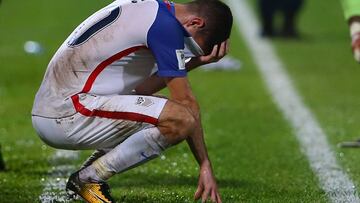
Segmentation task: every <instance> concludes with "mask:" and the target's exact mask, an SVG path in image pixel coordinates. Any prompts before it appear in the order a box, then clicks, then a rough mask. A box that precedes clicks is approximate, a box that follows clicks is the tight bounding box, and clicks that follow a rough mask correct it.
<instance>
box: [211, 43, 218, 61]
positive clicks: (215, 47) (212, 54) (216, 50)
mask: <svg viewBox="0 0 360 203" xmlns="http://www.w3.org/2000/svg"><path fill="white" fill-rule="evenodd" d="M218 49H219V45H215V46H214V48H213V50H212V51H211V54H210V56H211V57H212V58H215V57H216V55H217V52H218Z"/></svg>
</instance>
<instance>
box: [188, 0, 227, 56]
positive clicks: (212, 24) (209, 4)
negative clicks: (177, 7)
mask: <svg viewBox="0 0 360 203" xmlns="http://www.w3.org/2000/svg"><path fill="white" fill-rule="evenodd" d="M187 5H188V8H189V9H190V11H191V12H195V13H196V14H197V15H199V17H202V18H204V20H205V27H204V29H203V30H201V31H200V34H202V35H203V36H204V39H205V43H206V47H204V48H203V49H204V52H205V54H209V53H211V50H212V48H213V47H214V46H215V45H216V44H220V43H221V42H223V41H225V40H227V39H228V38H229V37H230V34H231V28H232V24H233V16H232V13H231V10H230V8H229V6H227V5H226V4H225V3H223V2H221V1H220V0H195V1H192V2H189V3H187Z"/></svg>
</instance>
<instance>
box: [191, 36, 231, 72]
mask: <svg viewBox="0 0 360 203" xmlns="http://www.w3.org/2000/svg"><path fill="white" fill-rule="evenodd" d="M228 52H229V40H226V41H224V42H222V43H221V44H220V45H215V46H214V47H213V49H212V51H211V53H210V54H209V55H206V56H198V57H193V58H192V59H191V60H190V62H189V63H188V64H187V67H188V70H192V69H194V68H196V67H199V66H202V65H205V64H208V63H213V62H217V61H219V60H220V59H222V58H223V57H224V56H225V55H226V54H227V53H228Z"/></svg>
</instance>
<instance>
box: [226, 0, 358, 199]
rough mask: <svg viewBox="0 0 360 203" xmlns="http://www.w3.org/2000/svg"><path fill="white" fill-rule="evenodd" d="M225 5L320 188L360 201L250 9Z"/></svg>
mask: <svg viewBox="0 0 360 203" xmlns="http://www.w3.org/2000/svg"><path fill="white" fill-rule="evenodd" d="M228 2H229V5H230V7H231V8H232V10H233V11H234V12H233V14H234V17H235V19H236V20H237V25H238V27H239V28H240V32H241V33H242V35H243V36H244V38H245V41H246V43H247V46H248V47H249V48H250V50H251V52H252V55H253V57H254V60H255V62H256V63H257V66H258V68H259V70H260V73H261V74H262V77H263V78H264V80H265V82H266V85H267V87H268V88H269V90H270V92H271V94H272V97H273V99H274V101H275V103H276V104H277V106H278V108H279V109H280V110H281V111H282V113H283V114H284V116H285V117H286V118H287V119H288V121H289V122H290V123H291V125H292V127H293V129H294V131H295V135H296V137H297V139H298V141H299V143H300V145H301V147H302V149H303V151H304V153H305V155H306V156H307V158H308V160H309V162H310V166H311V168H312V170H313V171H314V172H315V174H316V175H317V177H318V178H319V182H320V184H321V187H322V189H323V190H324V191H325V192H326V194H327V195H328V197H329V199H330V200H331V201H332V202H360V199H359V196H358V193H357V191H356V188H355V186H354V183H353V182H352V181H351V180H350V178H349V177H348V175H347V174H346V173H345V172H344V171H343V170H342V168H341V166H340V165H338V163H337V161H336V158H335V154H334V152H333V151H332V150H331V149H330V147H329V144H328V141H327V139H326V135H325V133H324V132H323V130H322V129H321V127H320V125H319V124H318V121H317V120H316V119H315V117H314V116H313V115H312V113H311V112H310V110H309V109H308V108H307V107H306V106H305V104H304V103H303V102H302V99H301V97H300V96H299V95H298V94H297V91H296V90H295V88H294V86H293V84H292V82H291V80H290V78H289V76H288V75H287V73H286V71H285V69H284V66H283V64H282V62H281V60H280V59H279V57H278V56H277V55H276V53H275V51H274V49H273V47H272V45H271V43H270V41H268V40H266V39H261V38H260V37H259V25H258V22H257V21H256V19H257V18H256V17H255V15H254V13H253V12H252V9H251V8H250V7H249V6H248V4H247V2H246V1H245V0H228Z"/></svg>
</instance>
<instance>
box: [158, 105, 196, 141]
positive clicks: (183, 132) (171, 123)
mask: <svg viewBox="0 0 360 203" xmlns="http://www.w3.org/2000/svg"><path fill="white" fill-rule="evenodd" d="M159 125H160V131H161V132H162V134H164V136H166V137H167V138H168V139H169V140H171V142H172V144H176V143H179V142H181V141H183V140H185V139H186V138H187V137H188V136H191V134H192V133H193V131H194V130H195V128H196V119H195V118H194V116H193V115H192V114H191V112H190V111H189V110H188V109H187V108H186V107H184V106H181V105H179V104H175V103H170V104H168V105H167V107H166V108H165V109H164V112H163V113H162V115H161V116H160V123H159Z"/></svg>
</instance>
